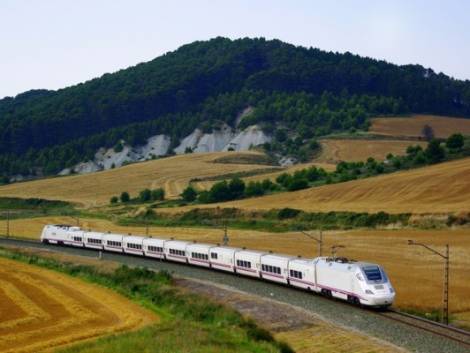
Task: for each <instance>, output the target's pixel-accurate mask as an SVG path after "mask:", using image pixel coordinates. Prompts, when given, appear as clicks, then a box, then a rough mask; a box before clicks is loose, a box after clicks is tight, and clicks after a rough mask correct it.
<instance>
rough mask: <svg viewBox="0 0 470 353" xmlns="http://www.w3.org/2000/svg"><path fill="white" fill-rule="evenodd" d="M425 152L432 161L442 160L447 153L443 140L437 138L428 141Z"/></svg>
mask: <svg viewBox="0 0 470 353" xmlns="http://www.w3.org/2000/svg"><path fill="white" fill-rule="evenodd" d="M424 153H425V155H426V157H427V158H428V159H429V161H431V162H432V163H437V162H440V161H442V160H443V159H444V157H445V154H446V153H445V150H444V148H442V147H441V142H440V141H439V140H437V139H433V140H431V141H430V142H429V143H428V147H427V148H426V150H425V151H424Z"/></svg>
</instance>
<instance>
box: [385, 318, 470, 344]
mask: <svg viewBox="0 0 470 353" xmlns="http://www.w3.org/2000/svg"><path fill="white" fill-rule="evenodd" d="M377 315H379V316H382V317H385V318H386V319H388V320H392V321H396V322H400V323H402V324H405V325H408V326H411V327H414V328H418V329H420V330H423V331H426V332H429V333H432V334H434V335H438V336H441V337H444V338H447V339H449V340H452V341H454V342H457V343H458V344H461V345H463V346H466V347H468V348H469V349H470V332H469V331H466V330H462V329H459V328H457V327H453V326H449V325H444V324H441V323H439V322H435V321H431V320H428V319H425V318H422V317H419V316H415V315H411V314H407V313H403V312H401V311H398V310H395V309H389V310H388V311H386V312H377Z"/></svg>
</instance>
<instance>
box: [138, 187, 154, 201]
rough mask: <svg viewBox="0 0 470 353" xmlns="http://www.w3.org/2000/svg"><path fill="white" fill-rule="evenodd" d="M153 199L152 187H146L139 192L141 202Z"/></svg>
mask: <svg viewBox="0 0 470 353" xmlns="http://www.w3.org/2000/svg"><path fill="white" fill-rule="evenodd" d="M151 199H152V192H151V191H150V189H144V190H142V191H140V192H139V200H140V201H141V202H148V201H150V200H151Z"/></svg>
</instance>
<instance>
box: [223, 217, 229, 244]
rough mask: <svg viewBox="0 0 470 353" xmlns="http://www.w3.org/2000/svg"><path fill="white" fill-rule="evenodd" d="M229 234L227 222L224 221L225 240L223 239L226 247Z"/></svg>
mask: <svg viewBox="0 0 470 353" xmlns="http://www.w3.org/2000/svg"><path fill="white" fill-rule="evenodd" d="M228 241H229V239H228V234H227V221H224V238H223V239H222V243H223V244H224V246H227V245H228Z"/></svg>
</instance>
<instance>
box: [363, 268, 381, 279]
mask: <svg viewBox="0 0 470 353" xmlns="http://www.w3.org/2000/svg"><path fill="white" fill-rule="evenodd" d="M362 270H363V271H364V273H365V275H366V277H367V279H368V280H369V281H381V280H382V273H381V272H380V269H379V267H378V266H366V267H363V268H362Z"/></svg>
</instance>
